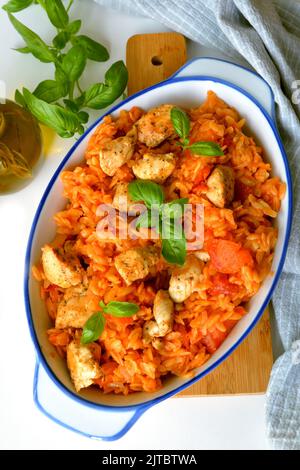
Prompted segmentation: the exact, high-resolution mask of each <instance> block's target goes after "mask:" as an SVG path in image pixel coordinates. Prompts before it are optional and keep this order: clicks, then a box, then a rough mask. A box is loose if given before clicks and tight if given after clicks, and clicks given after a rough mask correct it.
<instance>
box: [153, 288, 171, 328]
mask: <svg viewBox="0 0 300 470" xmlns="http://www.w3.org/2000/svg"><path fill="white" fill-rule="evenodd" d="M153 315H154V318H155V320H156V323H157V325H158V328H159V336H166V334H167V333H170V331H171V330H172V328H173V321H174V304H173V301H172V300H171V299H170V296H169V293H168V291H166V290H159V291H158V292H157V294H156V296H155V299H154V305H153Z"/></svg>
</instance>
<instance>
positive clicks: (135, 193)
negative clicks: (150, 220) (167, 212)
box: [128, 180, 164, 209]
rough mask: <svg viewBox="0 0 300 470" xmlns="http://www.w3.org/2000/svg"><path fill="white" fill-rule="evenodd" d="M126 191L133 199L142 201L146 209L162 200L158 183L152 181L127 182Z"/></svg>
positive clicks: (162, 196) (160, 202)
mask: <svg viewBox="0 0 300 470" xmlns="http://www.w3.org/2000/svg"><path fill="white" fill-rule="evenodd" d="M128 193H129V196H130V197H131V199H132V200H133V201H143V202H144V203H145V204H146V206H147V207H148V209H153V207H152V206H153V205H156V206H160V205H161V204H162V203H163V202H164V193H163V190H162V188H161V187H160V186H159V184H156V183H153V182H152V181H143V180H135V181H132V182H131V183H129V184H128Z"/></svg>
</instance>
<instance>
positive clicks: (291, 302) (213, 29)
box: [96, 0, 300, 450]
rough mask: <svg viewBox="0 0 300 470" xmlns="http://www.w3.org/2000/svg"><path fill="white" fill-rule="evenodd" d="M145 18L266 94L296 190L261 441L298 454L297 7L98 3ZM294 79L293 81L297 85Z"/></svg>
mask: <svg viewBox="0 0 300 470" xmlns="http://www.w3.org/2000/svg"><path fill="white" fill-rule="evenodd" d="M96 1H97V2H98V3H99V4H101V5H104V6H107V7H110V8H114V9H119V10H122V11H124V12H127V13H132V14H136V15H139V16H145V17H150V18H152V19H154V20H156V21H159V22H160V23H163V24H165V25H166V26H167V27H169V28H171V29H173V30H175V31H178V32H180V33H182V34H184V35H185V36H187V37H188V38H190V39H192V40H194V41H197V42H199V43H201V44H202V45H204V46H208V47H215V48H217V49H219V50H220V51H221V52H222V53H224V54H226V55H227V56H231V57H232V58H233V59H235V58H241V57H243V58H244V59H246V60H247V62H248V63H249V64H251V65H252V67H253V68H254V69H255V70H256V71H257V72H258V73H259V74H260V75H261V76H262V77H263V78H264V79H265V80H266V81H267V82H268V83H269V85H270V86H271V87H272V89H273V92H274V95H275V100H276V112H277V123H278V127H279V131H280V133H281V136H282V139H283V141H284V145H285V149H286V152H287V154H288V158H289V162H290V167H291V170H292V175H293V185H294V219H293V229H292V235H291V239H290V243H289V249H288V254H287V259H286V262H285V265H284V272H283V273H282V275H281V278H280V281H279V285H278V287H277V290H276V292H275V294H274V296H273V304H274V309H275V317H276V322H277V326H278V329H279V334H280V339H281V341H282V344H283V346H284V350H285V353H284V354H283V355H282V356H281V357H279V359H278V360H277V361H276V362H275V364H274V367H273V370H272V375H271V379H270V383H269V387H268V392H267V407H266V422H267V435H268V438H269V440H270V443H271V446H272V447H273V448H275V449H294V450H295V449H300V242H299V229H300V218H299V215H300V185H299V173H300V122H299V118H300V91H299V92H297V90H296V89H295V87H297V86H298V88H299V90H300V3H299V1H295V0H273V1H272V0H267V1H266V0H96ZM296 80H299V82H298V83H297V82H296Z"/></svg>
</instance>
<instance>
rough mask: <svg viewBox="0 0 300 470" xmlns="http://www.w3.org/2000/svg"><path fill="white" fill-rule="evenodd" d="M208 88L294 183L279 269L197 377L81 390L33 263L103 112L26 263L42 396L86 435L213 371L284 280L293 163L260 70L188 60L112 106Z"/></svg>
mask: <svg viewBox="0 0 300 470" xmlns="http://www.w3.org/2000/svg"><path fill="white" fill-rule="evenodd" d="M208 90H213V91H215V92H216V93H217V95H218V96H219V97H220V98H222V99H224V100H225V101H226V102H228V103H229V104H230V105H231V106H234V107H235V108H237V110H238V111H239V113H240V114H241V115H242V116H243V117H245V118H246V120H247V125H248V127H249V128H250V129H251V132H252V133H253V135H254V136H255V137H256V139H257V141H258V142H259V143H260V144H261V145H262V146H263V147H264V150H265V154H266V157H267V159H268V160H269V161H270V162H271V164H272V167H273V173H274V175H278V176H279V177H280V178H281V179H282V180H283V181H284V182H285V183H286V184H287V194H286V197H285V198H284V200H283V202H282V208H281V211H280V213H279V216H278V218H277V220H276V223H277V224H278V229H279V237H278V242H277V245H276V249H275V254H274V261H273V266H272V270H273V272H274V273H275V274H274V275H273V276H271V275H270V276H268V277H267V278H266V279H265V281H264V282H263V284H262V286H261V288H260V290H259V292H258V294H257V295H256V296H255V297H254V298H252V299H251V301H250V302H249V305H248V311H249V313H248V314H247V315H246V316H245V317H243V318H242V319H241V320H240V322H239V323H238V324H237V325H236V326H235V328H234V329H233V331H232V332H231V333H230V334H229V336H228V337H227V338H226V340H225V341H224V343H223V344H222V345H221V346H220V348H219V349H218V350H217V351H216V353H215V354H214V355H213V356H212V357H211V358H210V359H209V361H208V362H206V364H204V365H203V366H202V367H201V368H199V370H198V372H197V375H196V376H195V378H194V379H192V380H184V379H180V378H177V377H173V378H170V379H168V380H167V381H166V382H165V384H164V387H163V389H162V390H160V391H159V392H156V393H154V394H147V393H138V394H132V395H130V396H127V397H124V396H114V395H103V394H101V392H99V391H97V390H86V391H83V392H81V393H80V394H77V393H75V391H74V388H73V385H72V383H71V380H70V376H69V372H68V370H67V368H66V364H65V361H63V360H62V359H61V358H59V357H58V355H57V354H56V352H55V349H54V348H53V347H52V346H51V345H50V344H49V342H48V339H47V334H46V331H47V329H48V328H49V327H50V325H51V323H50V320H49V318H48V315H47V312H46V309H45V305H44V303H43V302H42V300H41V299H40V295H39V285H38V283H37V282H35V281H34V280H33V279H32V276H31V274H30V268H31V266H32V264H34V263H35V262H36V261H37V260H38V259H39V258H40V250H41V247H42V246H43V245H44V244H45V243H46V242H49V241H51V239H52V238H53V237H54V235H55V224H54V222H53V215H54V214H55V213H56V212H57V211H59V210H62V209H63V208H64V206H65V204H66V200H65V199H64V198H63V196H62V184H61V182H60V180H59V178H58V176H59V173H60V172H61V170H63V169H64V168H65V167H66V168H67V167H74V166H75V165H76V164H78V163H80V162H81V161H82V159H83V154H84V150H85V148H86V145H87V142H88V140H89V138H90V136H91V134H92V133H93V130H94V127H95V126H96V125H98V123H99V122H100V121H101V119H102V117H101V118H100V119H99V120H98V121H97V122H96V123H95V124H94V125H93V126H92V127H91V128H90V129H89V130H88V131H87V132H86V133H85V134H84V135H83V136H82V137H81V139H80V140H79V141H78V142H77V143H76V144H75V145H74V146H73V148H72V149H71V150H70V151H69V153H68V155H67V156H66V158H65V159H64V160H63V162H62V163H61V165H60V166H59V168H58V169H57V171H56V172H55V174H54V176H53V178H52V179H51V181H50V183H49V185H48V187H47V189H46V192H45V194H44V196H43V198H42V201H41V203H40V205H39V208H38V210H37V213H36V216H35V219H34V221H33V225H32V230H31V233H30V237H29V241H28V248H27V255H26V263H25V285H24V287H25V303H26V310H27V316H28V322H29V327H30V332H31V335H32V339H33V341H34V344H35V347H36V351H37V367H36V373H35V380H34V397H35V401H36V404H37V406H38V407H39V408H40V409H41V410H42V411H43V412H44V413H45V414H46V415H47V416H49V417H50V418H52V419H53V420H54V421H56V422H58V423H60V424H62V425H63V426H65V427H67V428H69V429H72V430H74V431H77V432H80V433H82V434H84V435H87V436H90V437H94V438H99V439H107V440H110V439H117V438H119V437H120V436H122V435H123V434H124V433H125V432H126V431H127V430H128V429H129V428H130V427H131V426H132V424H133V423H134V422H135V421H136V420H137V419H138V417H139V416H141V414H142V413H143V412H144V411H145V410H146V409H148V408H149V407H151V406H153V405H154V404H155V403H158V402H159V401H161V400H164V399H166V398H168V397H170V396H172V395H174V394H175V393H178V392H179V391H180V390H182V389H183V388H186V387H188V386H189V385H191V384H192V383H193V382H195V381H196V380H199V379H201V377H203V376H204V375H206V374H207V373H209V372H210V371H211V370H212V369H214V368H215V367H216V366H217V365H218V364H220V362H222V361H223V360H224V359H226V357H228V355H230V354H231V352H232V351H233V350H234V349H235V348H236V347H237V346H238V344H239V343H240V342H241V341H242V340H243V339H244V338H245V337H246V336H247V334H248V333H249V332H250V331H251V329H252V328H253V326H254V325H255V324H256V322H257V321H258V320H259V318H260V317H261V315H262V313H263V311H264V309H265V307H266V305H267V303H268V302H269V300H270V297H271V295H272V292H273V290H274V288H275V285H276V283H277V281H278V278H279V275H280V272H281V269H282V266H283V262H284V258H285V253H286V248H287V243H288V237H289V233H290V225H291V210H292V196H291V194H292V193H291V178H290V173H289V168H288V163H287V159H286V155H285V152H284V149H283V146H282V143H281V140H280V137H279V135H278V132H277V129H276V124H275V116H274V100H273V94H272V91H271V89H270V88H269V86H268V85H267V84H266V82H265V81H264V80H263V79H262V78H261V77H259V76H258V75H256V74H255V73H253V72H251V71H249V70H247V69H245V68H243V67H240V66H237V65H235V64H232V63H229V62H226V61H221V60H219V59H211V58H199V59H195V60H193V61H191V62H189V63H188V64H186V66H184V67H183V68H182V69H181V70H179V71H178V72H177V74H175V76H174V77H172V78H171V79H170V80H167V81H165V82H163V83H160V84H158V85H156V86H154V87H151V88H149V89H147V90H144V91H143V92H140V93H138V94H136V95H134V96H132V97H130V98H128V99H126V100H125V101H123V102H122V103H120V104H119V105H117V106H116V107H114V108H113V109H112V114H117V113H118V112H119V110H120V109H130V108H131V107H132V106H140V107H141V108H144V109H149V108H151V107H153V106H156V105H159V104H162V103H175V104H177V105H179V106H180V105H182V106H186V107H191V106H195V105H196V104H197V103H200V102H202V101H203V100H204V99H205V97H206V93H207V91H208Z"/></svg>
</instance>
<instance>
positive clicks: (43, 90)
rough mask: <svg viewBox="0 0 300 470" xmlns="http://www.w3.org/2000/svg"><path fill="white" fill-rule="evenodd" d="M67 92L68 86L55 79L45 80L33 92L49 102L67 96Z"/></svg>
mask: <svg viewBox="0 0 300 470" xmlns="http://www.w3.org/2000/svg"><path fill="white" fill-rule="evenodd" d="M67 93H68V87H67V86H65V85H63V84H62V83H59V82H56V81H55V80H44V81H43V82H41V83H40V84H39V85H38V86H37V87H36V89H35V90H34V92H33V94H34V96H36V97H37V98H39V99H40V100H43V101H46V102H47V103H53V102H54V101H57V100H59V99H60V98H62V97H63V96H66V94H67Z"/></svg>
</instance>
